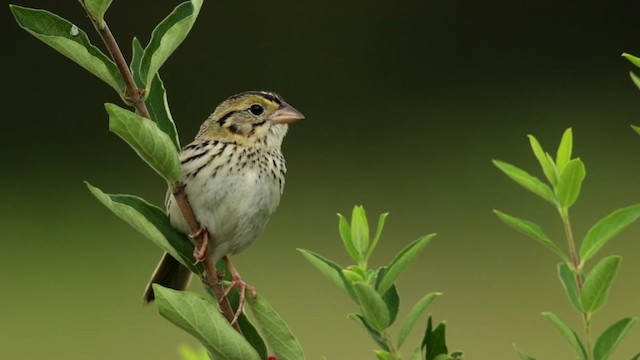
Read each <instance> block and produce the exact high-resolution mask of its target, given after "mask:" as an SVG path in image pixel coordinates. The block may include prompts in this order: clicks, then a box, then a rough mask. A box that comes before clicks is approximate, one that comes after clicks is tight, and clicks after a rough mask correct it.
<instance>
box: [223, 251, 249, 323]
mask: <svg viewBox="0 0 640 360" xmlns="http://www.w3.org/2000/svg"><path fill="white" fill-rule="evenodd" d="M222 259H223V260H224V263H225V264H227V268H228V269H229V273H231V278H232V280H231V284H229V287H227V290H226V291H225V292H224V295H222V298H221V299H218V301H220V302H221V301H222V300H224V299H225V298H226V297H227V296H228V295H229V293H230V292H231V290H233V289H234V288H237V289H238V291H239V292H240V301H238V309H237V310H236V313H235V314H234V316H233V321H231V324H232V325H233V324H234V323H235V322H236V321H237V320H238V317H239V316H240V314H242V308H243V307H244V303H245V299H246V298H245V293H246V291H247V290H249V291H250V292H251V296H252V297H253V298H254V299H255V298H256V297H257V296H258V293H257V292H256V288H254V287H253V286H251V285H249V284H247V283H246V282H244V280H242V278H241V277H240V274H239V273H238V270H236V268H235V267H234V266H233V264H232V263H231V260H229V257H227V256H224V257H223V258H222Z"/></svg>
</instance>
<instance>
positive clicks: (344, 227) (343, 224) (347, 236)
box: [338, 214, 360, 262]
mask: <svg viewBox="0 0 640 360" xmlns="http://www.w3.org/2000/svg"><path fill="white" fill-rule="evenodd" d="M338 218H339V220H338V230H339V231H340V238H341V239H342V243H343V244H344V248H345V249H346V250H347V253H348V254H349V256H351V258H352V259H353V260H354V261H355V262H358V261H360V254H358V250H356V248H355V247H354V246H353V242H352V241H351V225H349V222H348V221H347V219H346V218H345V217H344V216H343V215H342V214H338Z"/></svg>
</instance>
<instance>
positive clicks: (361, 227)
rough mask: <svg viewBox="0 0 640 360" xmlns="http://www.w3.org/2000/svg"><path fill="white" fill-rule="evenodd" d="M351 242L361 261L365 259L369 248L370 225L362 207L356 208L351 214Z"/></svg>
mask: <svg viewBox="0 0 640 360" xmlns="http://www.w3.org/2000/svg"><path fill="white" fill-rule="evenodd" d="M351 241H352V242H353V246H354V248H355V249H356V251H357V252H358V255H359V258H360V259H365V258H366V256H367V255H366V254H367V249H368V248H369V224H368V223H367V214H366V213H365V211H364V208H363V207H362V206H354V207H353V213H352V214H351Z"/></svg>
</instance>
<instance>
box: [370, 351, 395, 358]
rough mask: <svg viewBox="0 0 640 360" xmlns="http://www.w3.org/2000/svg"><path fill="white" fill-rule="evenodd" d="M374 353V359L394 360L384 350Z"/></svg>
mask: <svg viewBox="0 0 640 360" xmlns="http://www.w3.org/2000/svg"><path fill="white" fill-rule="evenodd" d="M374 353H375V354H376V358H377V359H378V360H396V358H395V357H394V356H393V355H391V354H390V353H388V352H386V351H384V350H375V351H374Z"/></svg>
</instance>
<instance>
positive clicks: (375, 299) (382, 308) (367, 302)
mask: <svg viewBox="0 0 640 360" xmlns="http://www.w3.org/2000/svg"><path fill="white" fill-rule="evenodd" d="M353 289H354V291H355V293H356V296H357V297H358V303H359V304H360V309H361V310H362V315H363V316H364V318H365V320H366V321H367V324H369V325H371V327H373V328H374V329H375V330H377V331H379V332H383V331H384V330H385V329H387V327H389V325H390V314H389V309H388V308H387V305H386V304H385V302H384V300H383V299H382V296H380V294H378V293H377V292H376V291H375V289H373V288H372V287H370V286H368V285H367V284H365V283H363V282H358V283H354V284H353Z"/></svg>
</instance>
